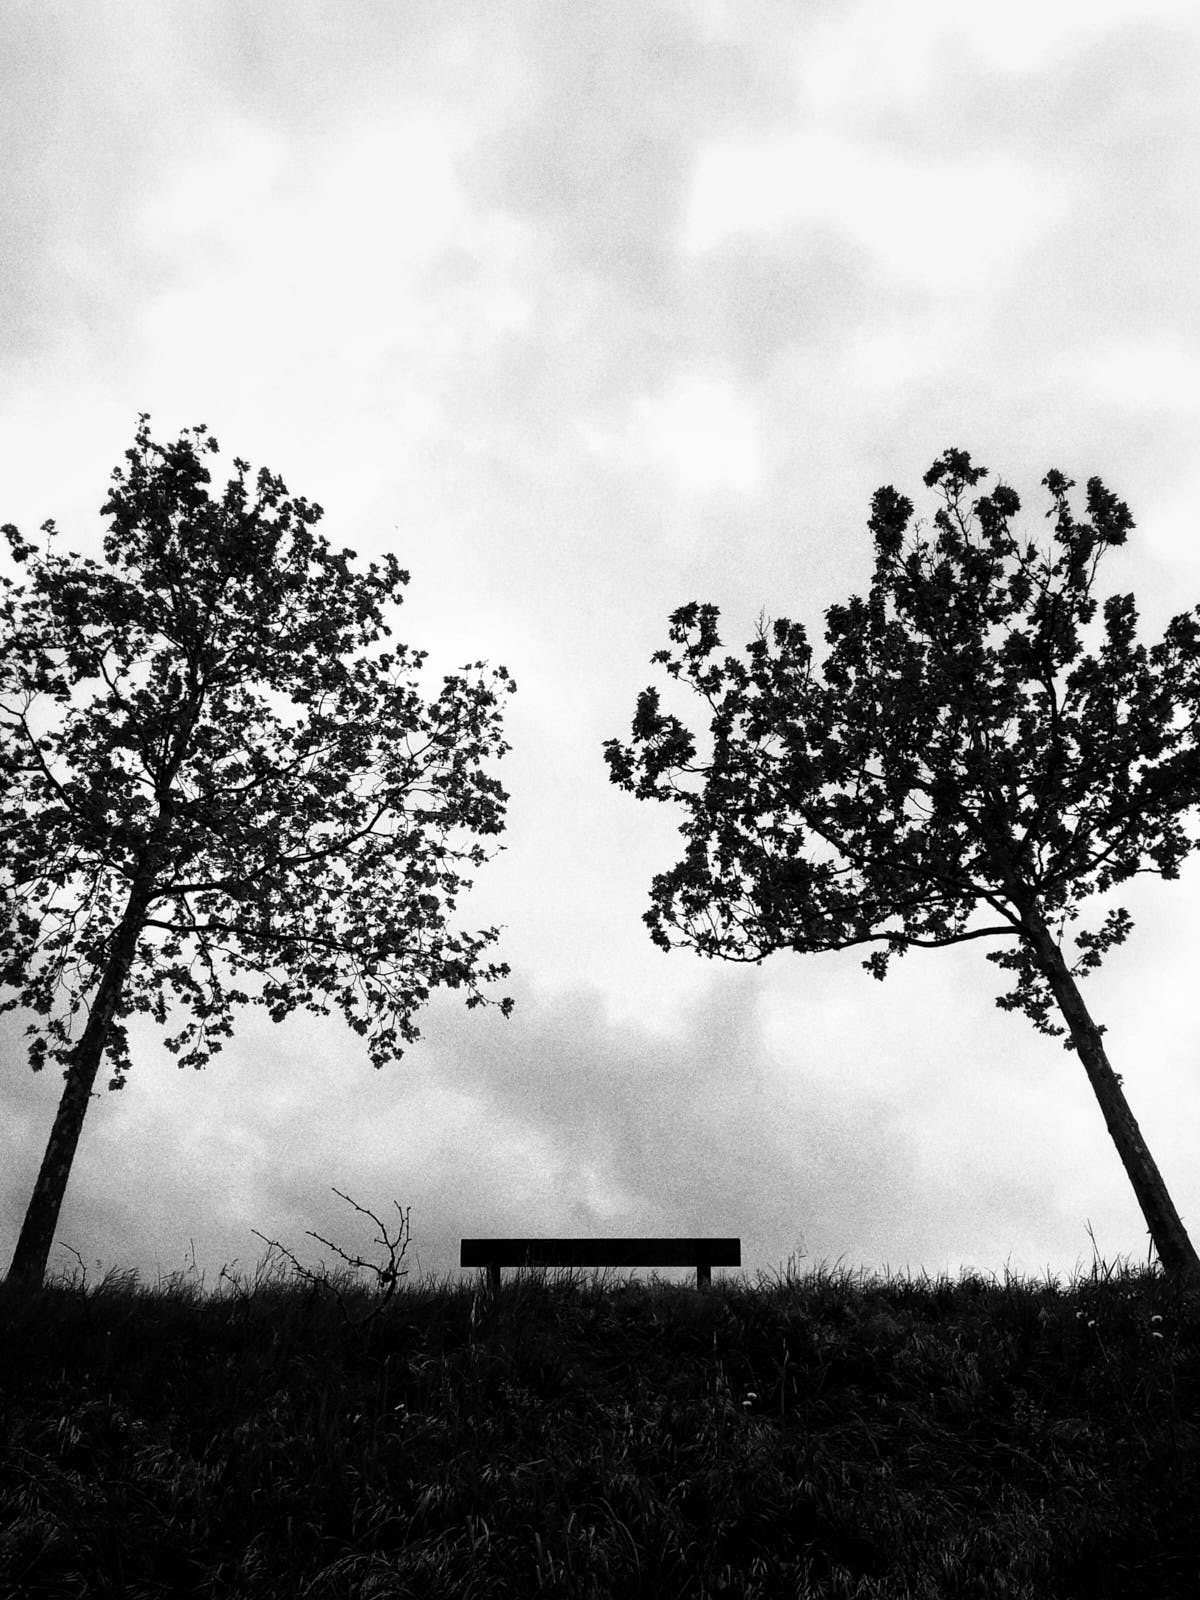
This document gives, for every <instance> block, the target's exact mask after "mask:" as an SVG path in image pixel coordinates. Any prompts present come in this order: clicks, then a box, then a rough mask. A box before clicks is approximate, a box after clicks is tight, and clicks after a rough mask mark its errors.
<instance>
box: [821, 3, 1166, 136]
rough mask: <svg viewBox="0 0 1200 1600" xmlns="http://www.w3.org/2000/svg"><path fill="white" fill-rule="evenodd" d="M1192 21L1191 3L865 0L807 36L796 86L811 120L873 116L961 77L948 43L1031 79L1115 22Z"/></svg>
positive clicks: (987, 66) (982, 63) (988, 66)
mask: <svg viewBox="0 0 1200 1600" xmlns="http://www.w3.org/2000/svg"><path fill="white" fill-rule="evenodd" d="M1194 19H1195V6H1194V5H1193V4H1192V3H1191V0H1005V3H1004V4H1003V5H996V4H991V5H987V4H984V5H979V4H976V5H963V4H962V0H922V3H919V4H909V5H903V6H898V5H896V4H894V0H865V3H863V4H860V5H858V6H857V7H855V8H854V9H853V10H849V9H848V8H846V7H837V8H836V9H835V10H834V12H833V13H832V14H831V15H830V17H829V19H828V20H827V21H825V22H824V23H823V24H821V25H818V26H817V27H816V28H814V29H813V30H811V31H810V32H806V33H805V35H804V38H803V42H802V44H801V46H800V48H799V50H798V52H797V56H796V71H795V76H796V83H797V86H798V87H799V89H800V92H801V95H802V97H803V104H804V107H805V109H806V110H807V111H808V112H809V113H811V114H816V115H820V116H822V117H828V118H837V117H838V116H839V114H841V115H846V114H861V113H870V114H871V115H875V116H877V115H879V114H880V112H882V111H884V110H886V109H887V108H889V107H891V106H894V105H911V104H913V103H914V102H919V101H924V100H925V98H926V97H927V96H928V95H930V94H931V93H935V92H936V86H937V79H938V75H939V73H942V72H945V71H946V70H948V69H949V70H953V71H961V70H962V67H963V61H962V58H961V56H955V57H952V58H950V59H949V60H948V59H947V55H946V52H947V49H948V48H953V47H954V46H965V48H966V51H967V52H968V55H969V57H973V58H974V63H973V64H975V65H978V66H979V67H981V68H982V69H983V70H984V71H985V72H989V73H997V72H1001V73H1012V74H1017V73H1031V72H1037V71H1040V70H1043V69H1044V68H1045V67H1046V66H1048V65H1049V64H1050V63H1052V62H1053V61H1055V59H1056V58H1060V57H1062V56H1063V55H1064V54H1065V53H1066V52H1067V51H1068V50H1069V49H1075V50H1078V49H1079V48H1081V47H1085V46H1086V45H1087V44H1089V43H1090V42H1091V41H1092V40H1094V39H1095V38H1096V37H1097V36H1098V35H1101V34H1103V33H1104V32H1106V31H1111V30H1112V29H1114V28H1119V27H1120V26H1122V24H1132V23H1137V24H1138V25H1139V27H1142V28H1144V27H1145V26H1146V25H1147V24H1153V23H1168V24H1169V23H1171V22H1173V21H1179V22H1180V23H1186V22H1193V21H1194Z"/></svg>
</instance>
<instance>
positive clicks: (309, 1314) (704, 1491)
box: [0, 1208, 1200, 1600]
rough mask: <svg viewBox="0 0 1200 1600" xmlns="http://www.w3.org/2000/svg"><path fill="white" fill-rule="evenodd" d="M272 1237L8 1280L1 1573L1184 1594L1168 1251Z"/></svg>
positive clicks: (1193, 1365)
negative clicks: (202, 1271) (1086, 1267)
mask: <svg viewBox="0 0 1200 1600" xmlns="http://www.w3.org/2000/svg"><path fill="white" fill-rule="evenodd" d="M359 1209H362V1208H359ZM364 1214H366V1215H371V1213H364ZM384 1241H385V1242H388V1241H387V1235H386V1231H385V1232H384ZM276 1248H279V1247H276V1246H274V1245H272V1249H271V1250H270V1251H268V1254H267V1257H266V1258H265V1259H264V1261H263V1262H262V1263H260V1265H259V1267H258V1269H257V1271H256V1272H255V1275H254V1277H253V1280H252V1281H246V1280H242V1279H238V1278H236V1277H235V1276H233V1275H232V1274H230V1273H228V1272H227V1271H226V1270H225V1269H222V1274H221V1279H220V1282H219V1284H218V1288H217V1291H216V1292H213V1293H209V1294H205V1293H204V1285H203V1279H202V1278H200V1279H199V1280H197V1279H196V1277H195V1276H194V1275H193V1276H190V1277H189V1275H188V1274H175V1275H174V1276H173V1277H171V1278H168V1279H166V1280H160V1282H159V1283H158V1285H157V1286H156V1287H155V1288H153V1289H151V1288H148V1287H145V1286H142V1285H141V1284H139V1282H138V1281H137V1278H136V1276H135V1275H134V1274H133V1273H116V1272H114V1273H110V1274H109V1275H108V1276H107V1277H106V1278H105V1279H104V1281H103V1282H102V1283H100V1284H99V1285H96V1286H93V1287H89V1286H88V1285H87V1281H86V1274H84V1275H83V1276H82V1278H81V1277H80V1275H79V1273H78V1272H77V1273H76V1275H75V1277H74V1278H73V1279H71V1280H69V1281H68V1280H65V1279H60V1280H57V1281H55V1282H51V1283H48V1284H47V1285H46V1286H45V1287H44V1288H42V1289H41V1290H38V1291H34V1292H28V1291H24V1290H17V1289H16V1288H15V1287H10V1286H7V1285H0V1392H2V1395H3V1402H2V1408H3V1419H2V1420H3V1441H4V1443H3V1452H2V1456H0V1463H2V1464H0V1593H2V1594H3V1595H4V1596H16V1595H20V1596H28V1597H30V1600H34V1597H43V1596H47V1597H48V1596H55V1597H59V1596H68V1595H79V1596H84V1595H86V1596H114V1597H116V1596H129V1597H134V1596H136V1597H138V1600H142V1597H151V1596H178V1595H203V1596H213V1597H217V1596H221V1597H229V1600H233V1597H235V1596H237V1597H249V1596H264V1597H266V1596H270V1597H277V1600H295V1597H297V1596H306V1597H311V1600H326V1597H328V1600H332V1597H335V1596H336V1597H363V1600H367V1597H369V1596H373V1597H382V1596H389V1597H391V1596H394V1597H401V1596H412V1597H414V1600H415V1597H418V1596H420V1597H422V1600H435V1597H446V1600H450V1597H454V1600H463V1597H469V1596H480V1597H483V1596H487V1597H488V1600H496V1597H501V1596H513V1597H519V1600H529V1597H530V1596H536V1595H546V1596H576V1595H578V1596H609V1595H613V1596H621V1597H627V1596H646V1597H651V1596H653V1597H654V1600H662V1597H668V1596H678V1597H685V1596H686V1597H691V1596H695V1597H706V1596H714V1597H715V1596H763V1597H772V1596H782V1595H787V1596H798V1597H803V1596H809V1595H811V1596H822V1597H826V1596H829V1597H851V1596H854V1597H863V1600H865V1597H868V1596H870V1597H885V1596H886V1597H896V1600H900V1597H904V1600H910V1597H911V1600H918V1597H920V1600H925V1597H934V1596H950V1595H953V1596H958V1597H966V1596H979V1597H980V1600H982V1597H984V1596H986V1597H987V1600H999V1597H1014V1600H1015V1597H1028V1600H1034V1597H1036V1600H1047V1597H1053V1600H1068V1597H1071V1596H1079V1597H1087V1600H1097V1597H1103V1596H1109V1595H1111V1596H1114V1597H1117V1596H1119V1597H1121V1600H1134V1597H1137V1596H1147V1597H1150V1596H1153V1597H1154V1600H1169V1597H1171V1596H1175V1595H1179V1596H1183V1595H1189V1596H1191V1595H1194V1594H1195V1593H1197V1592H1198V1583H1200V1304H1198V1303H1197V1300H1196V1298H1195V1296H1194V1293H1193V1292H1192V1291H1189V1290H1185V1289H1180V1288H1178V1287H1175V1286H1172V1285H1171V1284H1169V1283H1168V1282H1167V1281H1166V1280H1165V1279H1164V1278H1163V1276H1162V1275H1161V1273H1159V1272H1158V1271H1156V1270H1155V1271H1152V1270H1150V1269H1149V1268H1146V1269H1136V1268H1133V1267H1131V1266H1129V1265H1128V1264H1127V1263H1123V1264H1119V1265H1116V1266H1111V1267H1110V1266H1107V1265H1105V1264H1104V1263H1103V1262H1101V1261H1100V1260H1099V1259H1098V1258H1097V1260H1096V1261H1094V1262H1093V1266H1092V1269H1091V1273H1090V1275H1089V1276H1087V1277H1078V1276H1077V1277H1076V1279H1074V1280H1073V1281H1072V1283H1071V1284H1070V1285H1069V1286H1067V1287H1066V1288H1062V1287H1060V1286H1059V1284H1058V1283H1057V1282H1056V1281H1055V1280H1053V1279H1052V1278H1050V1277H1049V1276H1047V1278H1046V1279H1045V1281H1032V1282H1021V1281H1018V1280H1017V1279H1015V1278H1012V1277H1010V1276H1009V1275H1008V1273H1007V1271H1006V1274H1005V1279H1004V1282H1003V1283H1001V1282H998V1281H996V1280H995V1279H992V1280H990V1281H985V1280H984V1279H982V1278H980V1277H978V1276H963V1277H962V1278H961V1279H960V1280H959V1281H958V1282H957V1283H952V1282H950V1281H949V1280H948V1279H945V1278H942V1279H939V1280H937V1281H933V1280H931V1279H929V1278H928V1276H927V1275H926V1276H923V1277H922V1278H921V1279H920V1280H913V1279H911V1278H908V1279H899V1278H891V1277H888V1278H886V1279H878V1278H870V1279H868V1278H866V1277H865V1276H863V1275H861V1274H860V1275H859V1277H858V1280H857V1281H855V1279H854V1278H853V1277H852V1276H851V1275H849V1274H847V1273H845V1272H839V1271H838V1270H837V1269H836V1268H835V1269H833V1270H830V1269H827V1268H826V1267H825V1266H823V1265H822V1266H821V1267H820V1268H818V1269H817V1270H815V1271H812V1272H808V1273H806V1274H805V1275H803V1276H802V1275H800V1274H799V1272H798V1270H797V1267H796V1261H795V1258H793V1259H792V1261H791V1262H789V1264H788V1267H787V1269H786V1270H785V1271H784V1272H782V1273H779V1274H776V1275H775V1276H774V1277H769V1276H767V1275H765V1274H759V1277H758V1281H757V1283H756V1284H754V1285H751V1284H750V1283H749V1281H748V1280H747V1279H746V1277H745V1276H742V1277H739V1278H737V1279H734V1278H732V1277H730V1278H726V1279H723V1280H719V1281H717V1282H716V1283H715V1284H714V1285H713V1287H712V1289H711V1290H710V1291H708V1292H705V1293H698V1292H697V1291H696V1289H695V1288H693V1287H690V1286H686V1287H685V1286H683V1285H674V1284H670V1283H666V1282H664V1281H663V1280H662V1279H660V1278H651V1279H649V1280H642V1281H632V1282H631V1281H621V1280H620V1279H618V1278H616V1277H615V1275H612V1274H604V1275H595V1274H593V1275H592V1276H591V1277H585V1276H584V1275H583V1274H580V1273H565V1272H556V1273H533V1274H520V1275H517V1276H515V1277H513V1278H511V1279H507V1280H506V1281H505V1283H504V1284H503V1285H502V1287H501V1289H500V1291H499V1293H498V1294H493V1293H491V1292H489V1291H488V1290H487V1289H486V1288H485V1287H484V1286H483V1284H482V1282H481V1280H480V1279H478V1278H474V1277H472V1278H466V1279H456V1280H449V1279H448V1280H445V1281H443V1282H433V1281H423V1282H420V1283H416V1284H412V1283H409V1282H407V1281H404V1282H403V1284H402V1286H399V1287H398V1282H399V1280H400V1279H401V1278H403V1272H402V1271H398V1270H397V1261H396V1255H395V1249H394V1248H393V1249H392V1259H391V1261H390V1263H389V1266H388V1267H385V1268H374V1269H373V1270H374V1271H375V1272H376V1273H377V1275H378V1280H379V1281H378V1283H376V1284H373V1285H372V1284H368V1283H367V1282H364V1280H363V1278H362V1276H361V1273H359V1272H358V1271H357V1270H355V1269H353V1268H351V1267H349V1266H343V1267H340V1268H339V1269H338V1271H337V1273H335V1274H332V1275H330V1274H326V1273H324V1272H322V1273H319V1274H318V1273H311V1272H307V1271H306V1269H303V1268H300V1267H299V1264H298V1263H296V1262H295V1258H294V1257H290V1259H291V1261H292V1263H293V1266H294V1267H296V1268H297V1270H296V1271H295V1272H294V1273H293V1274H292V1275H291V1276H290V1277H285V1276H284V1274H283V1273H282V1271H281V1270H280V1268H281V1267H282V1266H283V1262H282V1261H281V1260H280V1258H279V1257H277V1256H275V1255H274V1251H275V1249H276ZM334 1248H336V1247H334ZM339 1253H341V1252H339ZM401 1253H402V1252H401ZM285 1254H289V1255H290V1253H287V1252H285ZM350 1259H351V1258H347V1257H345V1256H344V1254H343V1260H344V1261H349V1260H350ZM355 1259H357V1258H355ZM358 1266H359V1267H361V1266H362V1263H361V1262H358Z"/></svg>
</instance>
